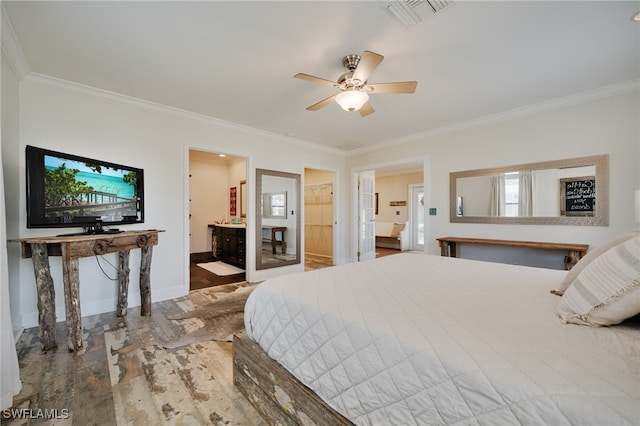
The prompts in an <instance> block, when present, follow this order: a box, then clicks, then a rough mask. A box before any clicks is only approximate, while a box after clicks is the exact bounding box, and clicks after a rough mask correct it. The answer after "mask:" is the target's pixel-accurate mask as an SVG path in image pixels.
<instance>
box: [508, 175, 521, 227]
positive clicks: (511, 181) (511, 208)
mask: <svg viewBox="0 0 640 426" xmlns="http://www.w3.org/2000/svg"><path fill="white" fill-rule="evenodd" d="M519 187H520V179H519V178H518V173H517V172H515V173H505V175H504V215H505V216H507V217H517V216H518V201H519Z"/></svg>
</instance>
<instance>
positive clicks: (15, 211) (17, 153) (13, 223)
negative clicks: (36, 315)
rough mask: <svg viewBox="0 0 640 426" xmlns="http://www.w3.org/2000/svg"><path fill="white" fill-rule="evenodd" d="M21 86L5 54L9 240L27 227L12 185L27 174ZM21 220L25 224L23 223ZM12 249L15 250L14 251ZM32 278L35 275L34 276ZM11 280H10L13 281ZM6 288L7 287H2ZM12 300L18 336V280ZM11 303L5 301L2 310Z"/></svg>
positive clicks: (13, 258) (12, 284) (15, 256)
mask: <svg viewBox="0 0 640 426" xmlns="http://www.w3.org/2000/svg"><path fill="white" fill-rule="evenodd" d="M19 98H20V94H19V83H18V79H17V78H16V75H15V74H14V72H13V70H12V69H11V67H10V66H9V61H8V60H7V58H6V57H5V55H4V50H3V51H2V143H1V147H2V173H3V175H4V185H5V188H4V194H5V206H6V212H5V213H6V221H7V235H6V237H7V239H11V238H17V237H18V236H19V232H18V228H19V227H20V225H21V224H24V223H26V219H24V215H23V216H21V214H20V213H21V212H22V209H21V208H20V197H21V196H23V194H24V193H25V189H24V187H22V188H20V187H18V185H12V182H14V183H15V182H18V181H19V180H20V176H21V174H24V166H23V167H22V169H21V168H20V162H21V161H23V162H24V158H22V157H24V150H22V151H21V150H20V131H19V122H20V115H19V109H20V108H19V106H20V101H19ZM21 219H22V222H21ZM7 246H8V262H9V272H11V270H12V269H13V270H15V265H16V264H17V263H18V262H19V260H20V251H19V250H15V248H16V247H17V244H15V243H9V244H8V245H7ZM11 246H14V247H13V250H11V248H12V247H11ZM31 275H33V272H31ZM10 278H11V277H10ZM2 285H5V283H2ZM8 286H9V297H10V306H11V319H12V326H13V330H14V333H15V334H16V336H17V335H18V334H19V332H20V331H21V329H22V326H21V324H22V310H21V309H20V304H21V294H20V283H19V282H18V281H16V280H11V279H10V280H9V283H8ZM5 303H9V300H2V308H3V309H4V308H5Z"/></svg>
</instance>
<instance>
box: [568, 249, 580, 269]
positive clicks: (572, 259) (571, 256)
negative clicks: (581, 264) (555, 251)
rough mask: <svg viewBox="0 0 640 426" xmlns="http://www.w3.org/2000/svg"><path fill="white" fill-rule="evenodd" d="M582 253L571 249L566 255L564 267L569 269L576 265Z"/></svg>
mask: <svg viewBox="0 0 640 426" xmlns="http://www.w3.org/2000/svg"><path fill="white" fill-rule="evenodd" d="M581 257H582V256H581V253H580V252H579V251H575V250H569V253H568V254H567V255H566V256H565V257H564V268H565V269H566V270H567V271H569V270H571V268H573V267H574V266H576V263H578V261H579V260H580V258H581Z"/></svg>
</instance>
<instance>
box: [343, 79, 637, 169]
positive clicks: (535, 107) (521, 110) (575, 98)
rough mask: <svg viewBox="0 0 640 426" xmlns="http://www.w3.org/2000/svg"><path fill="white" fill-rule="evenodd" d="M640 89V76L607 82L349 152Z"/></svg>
mask: <svg viewBox="0 0 640 426" xmlns="http://www.w3.org/2000/svg"><path fill="white" fill-rule="evenodd" d="M633 92H640V79H638V80H631V81H626V82H624V83H619V84H612V85H609V86H604V87H601V88H598V89H593V90H588V91H586V92H582V93H576V94H573V95H568V96H563V97H561V98H556V99H551V100H548V101H544V102H540V103H537V104H532V105H527V106H524V107H518V108H514V109H512V110H509V111H505V112H501V113H497V114H491V115H487V116H484V117H479V118H475V119H472V120H468V121H464V122H460V123H455V124H452V125H449V126H443V127H439V128H437V129H431V130H427V131H424V132H420V133H414V134H412V135H409V136H404V137H402V138H397V139H388V140H386V141H384V142H381V143H378V144H375V145H371V146H366V147H362V148H356V149H354V150H350V151H348V152H347V157H350V156H352V155H361V154H363V153H367V152H372V151H377V150H379V149H382V148H387V147H390V146H396V145H401V144H404V143H408V142H413V141H416V140H420V139H426V138H429V137H433V136H436V135H440V134H444V133H449V132H454V131H458V130H462V129H466V128H471V127H476V126H483V125H486V124H491V123H498V122H502V121H507V120H512V119H514V118H519V117H525V116H528V115H533V114H538V113H541V112H545V111H552V110H555V109H558V108H565V107H568V106H571V105H579V104H584V103H588V102H592V101H595V100H598V99H604V98H609V97H613V96H620V95H624V94H627V93H633Z"/></svg>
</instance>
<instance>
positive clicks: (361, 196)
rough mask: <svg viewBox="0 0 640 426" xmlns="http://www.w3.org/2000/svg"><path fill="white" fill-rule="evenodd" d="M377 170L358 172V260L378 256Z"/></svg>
mask: <svg viewBox="0 0 640 426" xmlns="http://www.w3.org/2000/svg"><path fill="white" fill-rule="evenodd" d="M375 193H376V172H375V171H374V170H368V171H365V172H360V173H359V174H358V261H362V260H369V259H375V257H376V210H375Z"/></svg>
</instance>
